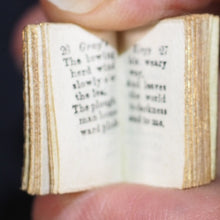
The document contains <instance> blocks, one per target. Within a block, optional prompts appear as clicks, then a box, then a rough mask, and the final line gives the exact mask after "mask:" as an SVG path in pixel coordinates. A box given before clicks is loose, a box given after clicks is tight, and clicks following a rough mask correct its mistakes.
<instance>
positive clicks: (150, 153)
mask: <svg viewBox="0 0 220 220" xmlns="http://www.w3.org/2000/svg"><path fill="white" fill-rule="evenodd" d="M142 32H143V31H142ZM126 38H129V34H128V35H127V36H126V34H125V36H124V40H125V42H124V43H125V44H126ZM120 59H121V60H120V63H121V67H120V68H121V69H120V74H121V77H122V79H121V81H124V86H125V87H124V88H125V89H124V94H125V97H126V98H125V101H124V104H121V105H124V106H126V107H125V113H124V121H125V124H124V125H123V128H124V132H125V134H126V135H125V139H124V177H125V179H126V180H127V181H129V182H135V183H145V184H150V185H156V186H169V187H181V186H182V182H183V173H184V64H185V36H184V21H183V20H180V19H179V20H178V19H177V20H174V19H172V20H165V21H162V22H160V23H158V24H157V25H156V26H154V27H153V28H152V29H148V30H147V31H146V35H145V37H144V38H143V39H141V40H139V41H138V42H136V43H135V45H134V46H132V47H131V48H130V49H129V50H128V51H126V52H124V53H123V54H122V56H121V58H120Z"/></svg>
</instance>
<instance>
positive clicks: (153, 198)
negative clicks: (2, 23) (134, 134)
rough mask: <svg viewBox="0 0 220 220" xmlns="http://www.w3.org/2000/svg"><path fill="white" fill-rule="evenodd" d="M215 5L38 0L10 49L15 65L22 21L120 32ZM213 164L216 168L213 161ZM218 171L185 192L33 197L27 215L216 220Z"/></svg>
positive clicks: (194, 0) (128, 189) (188, 0)
mask: <svg viewBox="0 0 220 220" xmlns="http://www.w3.org/2000/svg"><path fill="white" fill-rule="evenodd" d="M219 3H220V1H219V0H218V1H211V0H161V1H158V0H120V1H119V0H117V1H116V0H108V1H106V2H105V3H103V4H101V5H100V6H99V7H98V8H96V9H95V10H93V11H91V12H89V13H86V14H81V15H77V14H73V13H70V12H64V11H61V10H59V9H58V8H56V7H55V6H53V5H52V4H50V3H48V2H47V1H46V0H41V6H39V5H38V6H35V7H33V8H31V9H29V11H27V12H26V14H25V15H24V16H23V18H22V19H21V21H20V22H19V23H18V25H17V27H16V29H15V32H14V35H13V40H12V47H11V48H12V53H13V54H14V57H15V60H16V63H17V65H18V67H19V68H20V67H21V63H22V60H21V35H20V32H21V30H22V28H23V27H24V25H26V24H28V23H39V22H41V21H57V22H72V23H77V24H80V25H83V26H86V27H89V28H93V29H110V30H125V29H129V28H134V27H138V26H142V25H147V24H150V23H151V22H153V21H155V20H158V19H161V18H164V17H168V16H169V17H170V16H176V15H181V14H186V13H190V12H215V13H218V11H219V9H220V5H219ZM43 11H44V12H43ZM112 15H114V16H112ZM218 136H220V135H218ZM219 156H220V155H219ZM218 167H219V169H218V170H220V164H219V162H218ZM219 174H220V173H218V177H217V180H216V181H215V182H213V183H211V184H209V185H206V186H202V187H198V188H194V189H190V190H176V189H163V188H156V187H149V186H144V185H136V184H117V185H111V186H107V187H101V188H97V189H94V190H90V191H85V192H82V193H74V194H65V195H47V196H37V197H36V198H35V202H34V204H33V212H32V217H33V219H34V220H44V219H47V220H48V219H56V220H60V219H62V220H65V219H74V220H77V219H83V220H93V219H94V220H99V219H100V220H101V219H109V220H110V219H114V220H117V219H120V220H121V219H146V220H148V219H150V220H153V219H155V220H160V219H161V220H162V219H163V220H168V219H171V220H175V219H178V220H182V219H187V220H190V219H193V220H196V219H200V220H202V219H204V220H209V219H210V220H215V219H216V220H217V219H220V178H219Z"/></svg>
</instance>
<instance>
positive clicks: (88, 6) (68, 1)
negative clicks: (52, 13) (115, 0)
mask: <svg viewBox="0 0 220 220" xmlns="http://www.w3.org/2000/svg"><path fill="white" fill-rule="evenodd" d="M48 1H49V2H51V3H52V4H54V5H56V6H57V7H58V8H60V9H62V10H65V11H71V12H73V13H76V14H84V13H88V12H90V11H92V10H94V9H95V8H97V7H98V6H99V5H100V4H101V3H102V2H103V1H104V0H48Z"/></svg>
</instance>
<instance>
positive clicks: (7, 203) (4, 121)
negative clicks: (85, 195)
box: [0, 0, 37, 220]
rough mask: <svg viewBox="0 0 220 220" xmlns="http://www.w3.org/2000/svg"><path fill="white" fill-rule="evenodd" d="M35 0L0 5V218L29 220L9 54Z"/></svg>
mask: <svg viewBox="0 0 220 220" xmlns="http://www.w3.org/2000/svg"><path fill="white" fill-rule="evenodd" d="M36 2H37V1H35V0H19V1H18V0H7V1H2V2H1V6H0V8H1V13H0V27H1V28H0V30H1V31H0V33H1V34H0V38H1V41H0V45H1V49H0V53H1V55H0V67H1V69H0V71H1V75H0V100H1V103H0V219H4V220H6V219H15V218H16V219H22V220H25V219H30V210H31V203H32V197H31V196H28V195H27V194H26V193H25V192H22V191H21V190H20V184H21V170H22V159H23V98H22V83H23V80H22V74H21V71H20V70H18V68H16V65H15V64H14V62H13V59H12V56H11V54H10V41H11V37H12V32H13V28H14V26H15V24H16V23H17V22H18V20H19V18H20V17H21V15H22V14H23V13H24V12H25V10H27V8H28V7H30V6H31V5H34V4H36Z"/></svg>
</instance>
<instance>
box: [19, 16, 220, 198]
mask: <svg viewBox="0 0 220 220" xmlns="http://www.w3.org/2000/svg"><path fill="white" fill-rule="evenodd" d="M218 39H219V19H218V17H216V16H212V15H208V14H205V15H188V16H183V17H178V18H172V19H166V20H163V21H160V22H158V23H157V24H154V25H152V26H151V27H147V28H146V27H145V28H140V29H136V30H131V31H127V32H122V33H120V34H118V33H113V32H93V33H92V32H90V31H87V30H85V29H82V28H81V27H78V26H76V25H74V24H53V23H44V24H40V25H29V26H27V27H26V28H25V30H24V100H25V144H24V149H25V160H24V169H23V181H22V189H23V190H27V191H28V192H29V193H31V194H47V193H65V192H74V191H80V190H85V189H89V188H92V187H97V186H103V185H106V184H111V183H118V182H130V183H141V184H149V185H154V186H160V187H175V188H189V187H193V186H199V185H202V184H206V183H209V182H210V181H211V180H213V179H214V178H215V162H216V160H215V156H216V154H215V151H216V130H217V82H218V79H217V72H218Z"/></svg>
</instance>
